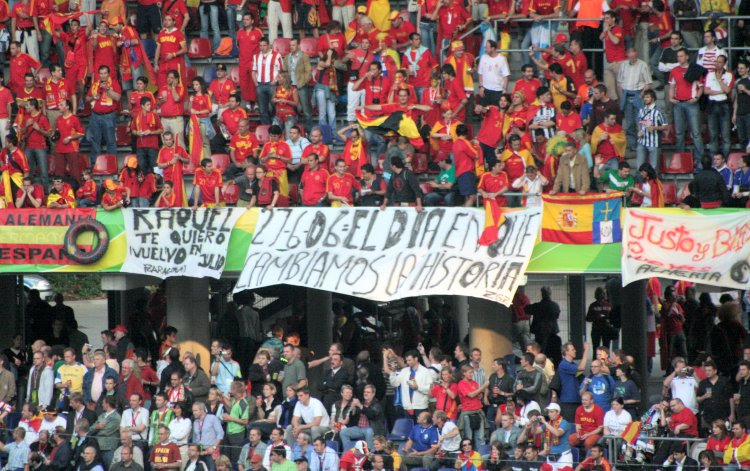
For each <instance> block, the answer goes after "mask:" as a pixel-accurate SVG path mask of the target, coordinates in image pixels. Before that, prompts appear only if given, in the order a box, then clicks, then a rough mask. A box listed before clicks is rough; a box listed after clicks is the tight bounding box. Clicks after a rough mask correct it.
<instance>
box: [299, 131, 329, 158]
mask: <svg viewBox="0 0 750 471" xmlns="http://www.w3.org/2000/svg"><path fill="white" fill-rule="evenodd" d="M309 139H310V145H308V146H307V147H305V148H304V150H302V157H301V160H302V162H303V163H306V159H307V158H308V157H309V156H310V155H312V154H316V155H317V156H318V163H319V164H320V165H321V166H323V168H326V167H328V158H329V156H330V154H331V151H330V149H329V148H328V145H327V144H326V143H325V142H323V133H322V132H321V131H320V128H313V130H312V131H310V137H309Z"/></svg>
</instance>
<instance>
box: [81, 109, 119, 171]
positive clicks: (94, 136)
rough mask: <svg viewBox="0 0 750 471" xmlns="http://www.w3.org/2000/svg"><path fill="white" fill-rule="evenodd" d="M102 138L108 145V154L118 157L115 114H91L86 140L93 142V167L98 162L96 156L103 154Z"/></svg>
mask: <svg viewBox="0 0 750 471" xmlns="http://www.w3.org/2000/svg"><path fill="white" fill-rule="evenodd" d="M102 137H104V141H105V142H106V143H107V154H112V155H117V140H116V139H115V113H104V114H100V113H91V118H89V127H88V129H87V130H86V138H87V139H88V140H89V142H91V151H92V152H91V166H92V167H93V166H94V163H95V162H96V156H98V155H100V154H101V153H102Z"/></svg>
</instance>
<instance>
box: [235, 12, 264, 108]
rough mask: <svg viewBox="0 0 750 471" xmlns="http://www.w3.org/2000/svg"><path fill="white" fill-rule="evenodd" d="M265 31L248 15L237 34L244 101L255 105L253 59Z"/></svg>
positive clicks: (245, 16)
mask: <svg viewBox="0 0 750 471" xmlns="http://www.w3.org/2000/svg"><path fill="white" fill-rule="evenodd" d="M262 38H263V31H261V30H260V28H258V27H256V26H255V18H254V17H253V15H251V14H249V13H246V14H245V15H244V16H243V17H242V29H240V30H239V31H238V32H237V47H238V48H239V68H240V77H239V78H240V83H241V84H242V90H241V91H242V99H243V100H245V101H248V102H250V103H255V100H256V93H255V82H253V57H255V55H256V54H257V53H258V51H260V40H261V39H262Z"/></svg>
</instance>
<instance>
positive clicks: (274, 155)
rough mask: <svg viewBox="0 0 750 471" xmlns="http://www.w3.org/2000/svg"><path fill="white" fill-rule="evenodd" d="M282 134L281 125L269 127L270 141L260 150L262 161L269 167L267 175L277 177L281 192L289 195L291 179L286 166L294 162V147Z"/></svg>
mask: <svg viewBox="0 0 750 471" xmlns="http://www.w3.org/2000/svg"><path fill="white" fill-rule="evenodd" d="M281 136H282V130H281V127H280V126H277V125H275V124H274V125H273V126H271V127H270V128H269V129H268V137H269V141H268V142H266V143H265V144H264V145H263V150H262V151H261V152H260V161H261V163H262V164H264V165H265V166H266V167H267V168H268V172H267V173H266V176H267V177H268V178H275V179H276V181H277V182H278V184H279V193H281V194H282V195H284V196H289V179H288V176H287V172H286V169H287V167H286V166H287V164H290V163H292V149H291V148H290V147H289V144H287V143H286V142H284V140H283V139H282V138H281Z"/></svg>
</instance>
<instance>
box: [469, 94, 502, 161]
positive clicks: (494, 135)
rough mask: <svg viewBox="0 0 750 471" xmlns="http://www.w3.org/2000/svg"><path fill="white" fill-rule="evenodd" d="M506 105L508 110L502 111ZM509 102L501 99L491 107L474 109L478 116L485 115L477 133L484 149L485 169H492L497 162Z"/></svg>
mask: <svg viewBox="0 0 750 471" xmlns="http://www.w3.org/2000/svg"><path fill="white" fill-rule="evenodd" d="M503 103H505V104H506V108H504V109H500V106H501V105H502V104H503ZM507 104H508V103H507V101H506V100H504V99H501V100H500V102H499V103H497V104H492V105H489V106H482V105H477V106H476V107H475V108H474V112H475V113H476V114H482V115H484V118H483V119H482V127H481V128H479V132H478V133H477V141H479V146H480V147H481V149H482V158H483V159H484V165H485V168H492V167H493V166H494V165H495V162H496V161H497V158H496V157H495V149H496V148H497V146H498V145H499V144H500V141H502V140H503V123H504V122H505V111H506V110H507Z"/></svg>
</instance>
